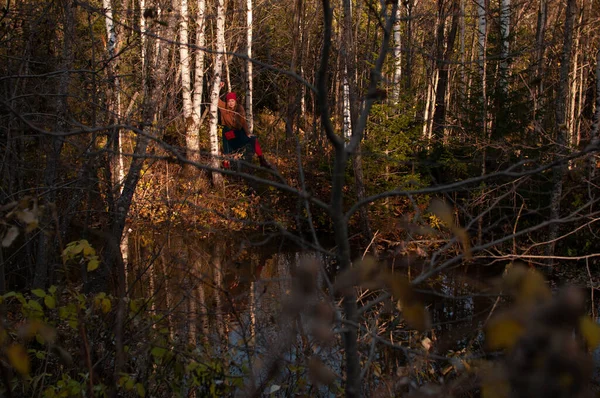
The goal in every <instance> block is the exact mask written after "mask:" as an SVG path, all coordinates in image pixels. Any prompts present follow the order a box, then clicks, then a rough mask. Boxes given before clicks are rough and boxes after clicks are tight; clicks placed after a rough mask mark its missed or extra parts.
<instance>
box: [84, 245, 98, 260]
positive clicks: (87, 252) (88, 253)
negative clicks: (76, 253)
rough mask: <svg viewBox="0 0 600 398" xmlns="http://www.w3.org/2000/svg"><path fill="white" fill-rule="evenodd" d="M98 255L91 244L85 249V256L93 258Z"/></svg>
mask: <svg viewBox="0 0 600 398" xmlns="http://www.w3.org/2000/svg"><path fill="white" fill-rule="evenodd" d="M95 254H96V250H94V248H93V247H92V246H90V245H89V244H88V245H87V246H84V247H83V255H84V256H86V257H87V256H93V255H95Z"/></svg>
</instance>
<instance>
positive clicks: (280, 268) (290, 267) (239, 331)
mask: <svg viewBox="0 0 600 398" xmlns="http://www.w3.org/2000/svg"><path fill="white" fill-rule="evenodd" d="M315 261H317V262H319V263H321V264H322V263H324V261H325V256H324V255H322V254H320V253H316V252H292V253H275V254H273V255H272V256H271V257H269V259H267V260H266V264H265V265H264V267H263V268H262V269H261V272H260V275H257V276H256V279H255V280H253V281H251V282H249V283H248V286H247V287H246V289H247V290H246V294H247V298H246V299H245V300H240V304H241V305H240V306H236V308H235V311H237V312H238V313H239V314H241V316H239V317H238V321H235V320H234V318H232V323H231V324H230V330H229V335H228V339H229V346H230V347H231V348H230V349H231V350H232V351H231V353H232V356H233V362H234V363H235V364H236V365H237V366H235V368H234V369H232V373H234V374H236V375H241V374H242V373H241V366H240V365H241V364H247V363H248V354H247V352H246V349H245V340H251V345H252V346H253V347H252V350H253V353H252V361H256V360H257V358H259V357H260V356H263V355H268V354H270V351H272V349H273V344H275V342H277V341H279V339H281V337H282V336H283V335H284V333H285V332H286V331H288V330H289V328H293V329H294V330H295V329H296V327H297V325H296V323H295V322H293V321H290V320H289V319H287V320H285V316H282V311H283V310H284V309H285V308H284V303H285V300H286V298H288V297H289V295H290V293H291V288H292V278H293V275H294V270H295V269H296V268H297V267H299V266H301V265H302V264H304V263H305V262H315ZM242 266H245V265H242ZM248 266H249V264H248ZM317 285H318V287H319V289H320V290H322V289H323V277H322V275H321V273H319V276H318V278H317ZM282 323H283V324H282ZM300 323H301V327H302V329H303V330H304V332H305V333H306V334H307V335H308V337H309V339H310V333H309V331H310V319H309V317H307V316H306V314H302V315H301V317H300ZM294 336H295V337H294V338H293V339H292V343H291V344H290V345H289V346H288V348H287V349H286V350H285V352H283V353H282V357H283V360H284V363H285V364H286V365H287V364H294V365H296V366H298V365H300V366H305V365H306V364H305V363H304V361H302V362H301V363H296V361H297V359H298V358H304V357H305V354H306V353H305V352H298V351H299V350H301V349H302V347H303V346H304V345H305V343H306V342H303V341H302V336H301V335H300V333H297V332H294ZM310 345H311V349H312V353H313V354H314V355H318V356H319V358H320V359H321V360H323V361H324V362H325V363H326V364H327V365H328V366H330V367H331V368H332V369H333V370H334V372H336V373H338V374H340V373H341V369H340V368H339V367H340V365H341V363H342V360H343V357H342V355H341V353H340V352H339V348H336V347H332V348H324V347H322V346H320V345H318V344H316V343H315V342H313V341H311V342H310ZM284 367H285V365H284ZM282 377H284V378H285V380H281V379H280V380H277V379H275V380H272V381H271V383H270V384H269V385H277V384H278V383H279V382H286V383H290V382H292V383H293V382H294V381H295V376H294V374H293V372H286V371H285V370H284V371H283V372H282ZM301 377H303V378H304V379H308V374H307V373H306V372H304V374H302V375H301ZM267 391H269V388H267ZM318 391H319V396H331V397H334V396H335V394H333V393H329V392H328V390H327V388H326V387H324V388H320V389H319V390H318ZM284 393H285V389H283V388H282V389H281V390H280V391H278V392H277V393H275V395H274V396H279V395H278V394H284ZM281 396H283V395H281Z"/></svg>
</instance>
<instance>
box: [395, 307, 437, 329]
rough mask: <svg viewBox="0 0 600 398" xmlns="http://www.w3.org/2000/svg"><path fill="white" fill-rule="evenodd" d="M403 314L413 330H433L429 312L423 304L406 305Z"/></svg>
mask: <svg viewBox="0 0 600 398" xmlns="http://www.w3.org/2000/svg"><path fill="white" fill-rule="evenodd" d="M402 314H403V315H404V319H405V320H406V322H407V323H408V324H409V325H410V326H411V327H413V328H415V329H417V330H419V331H421V332H424V331H426V330H429V329H430V328H431V319H430V317H429V312H427V310H426V309H425V307H424V306H423V305H422V304H421V303H411V304H404V306H403V308H402Z"/></svg>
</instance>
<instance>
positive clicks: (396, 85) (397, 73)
mask: <svg viewBox="0 0 600 398" xmlns="http://www.w3.org/2000/svg"><path fill="white" fill-rule="evenodd" d="M401 3H402V0H398V5H397V7H398V10H397V11H396V22H395V23H394V48H393V54H394V75H393V78H392V85H393V86H392V100H393V101H394V103H396V104H397V103H398V100H399V99H400V83H401V81H402V7H401Z"/></svg>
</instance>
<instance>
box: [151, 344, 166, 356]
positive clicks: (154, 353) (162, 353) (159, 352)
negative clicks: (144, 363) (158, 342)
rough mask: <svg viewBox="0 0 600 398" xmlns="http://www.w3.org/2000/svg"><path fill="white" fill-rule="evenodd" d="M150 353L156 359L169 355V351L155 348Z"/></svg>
mask: <svg viewBox="0 0 600 398" xmlns="http://www.w3.org/2000/svg"><path fill="white" fill-rule="evenodd" d="M150 353H151V354H152V356H154V357H156V358H162V357H164V356H165V354H166V353H167V350H166V349H165V348H162V347H154V348H153V349H152V351H150Z"/></svg>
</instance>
